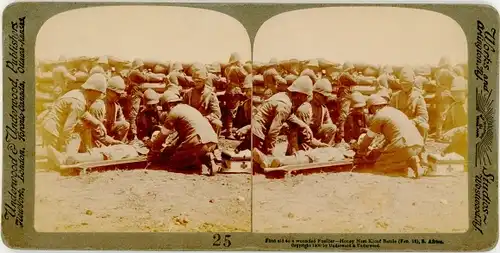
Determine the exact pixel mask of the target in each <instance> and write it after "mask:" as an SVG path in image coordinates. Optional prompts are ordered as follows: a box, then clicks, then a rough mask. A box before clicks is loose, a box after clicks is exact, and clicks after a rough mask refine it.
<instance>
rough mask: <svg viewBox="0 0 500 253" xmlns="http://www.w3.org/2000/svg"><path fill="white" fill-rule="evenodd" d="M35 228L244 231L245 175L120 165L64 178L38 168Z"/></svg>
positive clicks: (247, 214) (247, 220)
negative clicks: (172, 170) (116, 168)
mask: <svg viewBox="0 0 500 253" xmlns="http://www.w3.org/2000/svg"><path fill="white" fill-rule="evenodd" d="M35 229H36V230H37V231H44V232H62V231H68V232H69V231H73V232H76V231H78V232H94V231H95V232H141V231H144V232H155V231H161V232H166V231H173V232H188V231H193V232H195V231H200V232H201V231H210V232H213V231H217V232H223V231H250V230H251V176H250V175H245V174H230V175H225V174H219V175H216V176H215V177H208V176H203V175H194V174H181V173H172V172H167V171H158V170H122V171H106V172H94V173H89V174H87V175H80V176H66V177H65V176H61V175H59V173H56V172H51V171H43V170H38V171H37V173H36V204H35Z"/></svg>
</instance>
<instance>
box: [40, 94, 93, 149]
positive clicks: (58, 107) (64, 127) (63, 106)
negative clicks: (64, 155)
mask: <svg viewBox="0 0 500 253" xmlns="http://www.w3.org/2000/svg"><path fill="white" fill-rule="evenodd" d="M86 110H87V104H86V100H85V96H84V95H83V91H82V90H72V91H70V92H68V93H66V94H64V95H63V96H61V97H60V98H58V99H57V100H56V101H55V102H54V104H53V106H52V107H51V108H50V109H49V111H48V113H47V115H46V116H45V117H44V119H43V122H42V138H43V143H44V145H45V146H49V145H51V146H53V147H54V148H55V149H56V150H57V151H60V152H70V153H71V152H76V151H77V150H67V146H68V144H69V143H70V141H71V139H74V138H75V126H76V125H77V123H78V122H79V120H80V119H82V118H83V117H84V114H85V111H86ZM77 135H78V134H76V138H78V136H77Z"/></svg>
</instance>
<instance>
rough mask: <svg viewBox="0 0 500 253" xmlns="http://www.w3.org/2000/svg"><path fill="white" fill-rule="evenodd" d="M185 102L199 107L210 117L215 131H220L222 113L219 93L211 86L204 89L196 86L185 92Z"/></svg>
mask: <svg viewBox="0 0 500 253" xmlns="http://www.w3.org/2000/svg"><path fill="white" fill-rule="evenodd" d="M184 103H186V104H188V105H190V106H192V107H194V108H195V109H197V110H198V111H199V112H200V113H201V114H202V115H203V116H204V117H205V118H207V119H208V121H209V122H210V124H211V125H212V127H213V129H214V130H215V132H216V133H217V134H219V133H220V130H221V128H222V121H221V117H222V113H221V110H220V106H219V100H218V99H217V95H216V94H215V93H214V92H213V91H212V87H211V86H205V88H204V89H203V90H202V91H200V90H197V89H194V88H193V89H190V90H189V91H187V92H186V93H185V94H184Z"/></svg>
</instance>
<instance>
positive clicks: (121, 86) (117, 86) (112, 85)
mask: <svg viewBox="0 0 500 253" xmlns="http://www.w3.org/2000/svg"><path fill="white" fill-rule="evenodd" d="M108 90H112V91H114V92H116V93H118V94H123V93H125V81H123V78H121V77H120V76H113V77H111V79H109V81H108Z"/></svg>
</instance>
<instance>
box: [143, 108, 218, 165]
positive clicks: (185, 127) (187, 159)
mask: <svg viewBox="0 0 500 253" xmlns="http://www.w3.org/2000/svg"><path fill="white" fill-rule="evenodd" d="M163 123H164V126H165V128H166V129H167V130H166V132H163V131H162V132H160V133H159V135H158V136H155V137H154V138H152V142H153V150H157V149H158V148H159V147H160V148H161V145H162V144H163V143H164V141H165V140H166V139H167V138H168V139H169V140H170V143H168V144H167V148H165V149H163V151H162V153H161V158H160V159H161V160H162V161H168V166H169V167H171V168H172V169H182V168H186V167H190V166H193V165H200V163H203V161H204V159H208V158H207V154H209V153H212V152H213V151H214V150H215V148H216V147H217V144H218V137H217V134H216V133H215V131H214V130H213V129H212V127H211V126H210V123H209V122H208V120H207V119H206V118H205V117H203V115H202V114H201V113H200V112H199V111H198V110H196V109H195V108H193V107H191V106H189V105H186V104H178V105H176V106H175V107H173V108H172V109H171V110H170V111H169V112H168V114H167V115H166V117H165V121H164V122H163Z"/></svg>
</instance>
